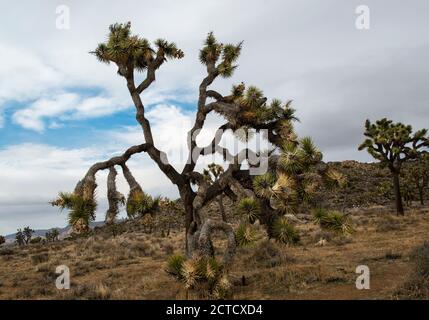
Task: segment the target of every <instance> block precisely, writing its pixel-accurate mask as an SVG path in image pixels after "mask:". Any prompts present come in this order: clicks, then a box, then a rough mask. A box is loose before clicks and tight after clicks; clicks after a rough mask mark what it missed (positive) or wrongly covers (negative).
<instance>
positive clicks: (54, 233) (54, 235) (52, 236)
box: [45, 229, 60, 242]
mask: <svg viewBox="0 0 429 320" xmlns="http://www.w3.org/2000/svg"><path fill="white" fill-rule="evenodd" d="M59 236H60V232H59V230H58V229H52V230H51V231H48V232H46V233H45V238H46V241H47V242H55V241H58V240H59Z"/></svg>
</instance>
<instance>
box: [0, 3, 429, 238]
mask: <svg viewBox="0 0 429 320" xmlns="http://www.w3.org/2000/svg"><path fill="white" fill-rule="evenodd" d="M360 5H366V6H367V8H368V9H369V29H364V30H362V29H359V28H357V27H356V20H357V19H359V17H360V13H357V12H356V8H357V7H359V6H360ZM64 8H66V9H67V10H68V13H69V15H68V17H69V19H68V22H69V25H68V28H63V27H64V26H66V25H65V24H64V22H65V20H62V19H60V18H62V17H64V12H65V11H64V10H63V9H64ZM428 12H429V2H427V1H425V0H421V1H417V0H412V1H407V2H405V1H395V0H366V1H363V0H359V1H355V0H348V1H343V0H325V1H318V0H307V1H298V0H294V1H280V0H277V1H274V0H264V1H256V0H254V1H252V0H250V1H249V0H234V1H231V0H216V1H214V0H204V1H201V0H186V1H173V0H171V1H166V0H159V1H146V0H139V1H131V0H125V1H112V0H108V1H97V0H93V1H79V0H73V1H65V0H62V1H51V0H44V1H37V2H36V1H31V0H21V1H19V2H10V1H6V0H0V19H1V21H2V28H0V57H1V59H0V234H9V233H12V232H15V231H16V229H17V228H22V227H24V226H27V225H30V226H31V227H33V228H50V227H57V226H58V227H61V226H65V225H66V214H65V213H61V212H59V211H58V209H57V208H52V207H50V205H49V204H48V202H49V201H50V200H52V199H54V198H55V196H56V195H57V193H58V191H71V190H73V188H74V186H75V184H76V182H77V181H78V180H79V179H80V178H81V177H82V176H83V175H84V173H85V172H86V170H87V169H88V167H89V166H90V165H91V164H93V163H94V162H97V161H100V160H105V159H108V158H110V157H111V156H112V155H116V154H120V153H122V152H123V151H124V150H125V149H126V148H127V147H129V146H131V145H132V144H139V143H142V142H143V141H142V139H143V138H142V135H141V129H139V127H138V126H137V125H136V122H135V118H134V107H133V105H132V103H131V99H130V97H129V95H128V92H127V88H126V84H125V82H124V79H123V78H121V77H119V76H118V75H117V74H116V69H115V67H114V66H107V65H105V64H101V63H99V62H98V61H97V60H96V59H95V57H94V56H92V55H90V54H89V52H90V51H91V50H93V49H94V48H95V47H96V45H97V44H98V43H99V42H102V41H104V40H105V39H106V35H107V32H108V26H109V25H110V24H112V23H115V22H128V21H131V23H132V31H133V32H134V33H136V34H139V35H140V36H143V37H145V38H147V39H148V40H150V41H153V40H155V39H157V38H165V39H167V40H169V41H174V42H175V43H176V44H177V45H178V47H179V48H181V49H182V50H183V51H184V52H185V58H184V59H182V60H174V61H169V62H168V63H166V64H164V65H163V66H162V68H161V69H160V70H159V72H158V73H157V80H156V82H155V83H154V84H153V85H152V86H151V87H150V88H149V89H148V90H147V91H146V92H144V93H143V95H142V97H143V101H144V103H145V105H146V108H147V117H148V118H149V120H150V121H151V123H152V126H153V132H154V135H155V142H156V144H157V146H158V147H159V148H160V149H162V150H164V151H166V152H167V153H168V155H169V157H170V158H172V159H173V162H174V164H175V165H177V166H178V167H180V161H177V163H176V162H175V161H174V159H175V157H178V154H179V153H180V150H182V147H183V145H184V144H185V143H186V132H187V130H189V128H190V127H191V126H192V121H193V117H194V116H195V109H196V107H195V105H196V99H197V91H198V85H199V82H200V81H201V79H202V78H203V77H204V75H205V70H204V67H203V66H202V65H201V64H200V63H199V61H198V50H199V48H200V47H201V45H202V42H203V40H204V38H205V36H206V35H207V33H208V32H210V31H213V32H214V33H215V35H216V37H217V38H218V39H219V41H220V42H223V43H238V42H239V41H244V43H243V50H242V54H241V57H240V59H239V62H238V63H239V68H238V69H237V70H236V72H235V73H234V75H233V77H231V78H229V79H218V80H216V82H215V83H214V84H213V85H212V87H213V88H214V89H216V90H218V91H220V92H222V93H225V94H227V93H228V92H229V90H230V88H231V85H232V84H234V83H239V82H241V81H243V82H245V83H246V84H247V85H255V86H257V87H259V88H261V89H263V91H264V94H265V96H267V97H268V98H269V99H271V98H279V99H282V100H283V101H287V100H293V106H294V108H296V110H297V116H298V117H299V118H300V120H301V121H300V122H299V123H297V124H296V130H297V132H298V133H299V135H300V136H306V135H310V136H311V137H313V139H314V141H315V142H316V144H317V145H318V147H319V148H320V149H321V150H322V151H323V153H324V159H325V160H326V161H340V160H350V159H354V160H359V161H372V160H371V158H370V157H369V155H367V154H366V153H365V152H359V151H358V150H357V146H358V144H359V143H360V142H361V141H362V140H363V136H362V132H363V124H364V121H365V119H367V118H369V119H372V120H376V119H379V118H382V117H388V118H390V119H392V120H394V121H402V122H405V123H408V124H411V125H413V127H414V128H415V129H420V128H424V127H428V120H429V112H428V105H429V90H427V84H428V83H429V63H428V60H427V57H429V38H428V37H427V30H429V19H428V18H427V13H428ZM59 19H60V20H59ZM220 123H222V119H219V118H216V117H214V116H210V117H209V119H208V123H207V130H205V131H204V132H203V133H202V134H201V137H200V140H199V143H201V145H204V143H205V142H206V141H207V142H208V141H210V140H211V136H212V135H213V133H214V130H215V129H216V128H217V127H218V125H219V124H220ZM129 165H130V167H131V168H132V170H133V171H134V172H135V175H136V177H137V178H138V180H139V182H140V183H141V185H142V186H143V188H144V189H145V190H146V191H148V192H149V193H151V194H153V195H157V194H159V195H164V196H169V197H173V198H174V197H177V191H176V190H175V188H174V186H173V185H171V183H170V182H169V181H168V179H167V178H165V177H164V176H163V174H162V173H161V172H160V171H159V170H158V168H157V167H156V166H155V165H154V164H153V163H152V162H151V160H150V159H148V157H147V156H144V155H138V156H135V157H133V158H132V160H131V161H130V163H129ZM201 166H202V164H201V165H200V167H201ZM106 175H107V173H106V172H102V173H99V174H98V176H97V177H98V179H99V189H98V191H97V195H98V198H99V200H100V206H99V210H98V214H97V220H102V219H103V216H104V212H105V210H106V202H105V192H106V191H105V180H106ZM118 184H119V189H120V191H121V192H122V193H124V194H126V193H127V188H126V183H125V181H124V180H123V179H122V178H118Z"/></svg>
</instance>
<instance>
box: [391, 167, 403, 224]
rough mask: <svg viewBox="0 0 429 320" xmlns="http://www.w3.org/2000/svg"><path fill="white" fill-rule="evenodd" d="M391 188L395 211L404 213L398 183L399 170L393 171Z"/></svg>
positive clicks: (399, 213) (400, 213)
mask: <svg viewBox="0 0 429 320" xmlns="http://www.w3.org/2000/svg"><path fill="white" fill-rule="evenodd" d="M393 189H394V192H395V202H396V213H397V214H398V215H401V216H403V215H404V207H403V205H402V196H401V188H400V185H399V172H393Z"/></svg>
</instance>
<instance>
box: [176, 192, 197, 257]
mask: <svg viewBox="0 0 429 320" xmlns="http://www.w3.org/2000/svg"><path fill="white" fill-rule="evenodd" d="M179 192H180V199H181V200H182V202H183V207H184V208H185V241H186V243H185V252H186V256H188V257H190V256H191V255H192V252H193V246H192V243H191V242H192V241H193V235H194V233H195V231H196V225H195V222H194V206H193V201H194V198H195V195H194V193H193V192H192V189H191V187H190V186H184V187H183V188H180V189H179Z"/></svg>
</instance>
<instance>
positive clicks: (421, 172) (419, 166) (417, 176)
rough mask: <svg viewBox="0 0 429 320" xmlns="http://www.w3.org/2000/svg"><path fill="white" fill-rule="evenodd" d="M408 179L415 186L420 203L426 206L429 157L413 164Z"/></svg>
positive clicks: (428, 182)
mask: <svg viewBox="0 0 429 320" xmlns="http://www.w3.org/2000/svg"><path fill="white" fill-rule="evenodd" d="M408 179H409V180H410V181H411V183H413V184H414V186H415V187H416V189H417V191H418V193H419V199H420V203H421V204H422V205H423V204H424V193H425V190H426V188H427V187H428V184H429V155H428V154H425V155H423V156H422V157H421V158H420V159H417V160H415V161H413V162H412V163H411V166H410V168H409V172H408Z"/></svg>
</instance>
